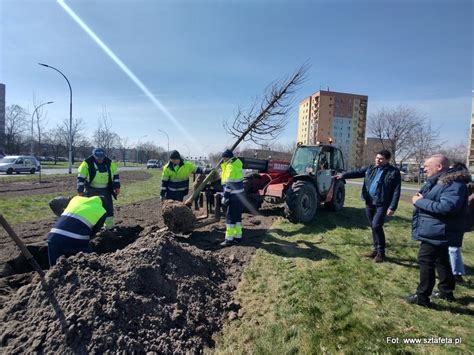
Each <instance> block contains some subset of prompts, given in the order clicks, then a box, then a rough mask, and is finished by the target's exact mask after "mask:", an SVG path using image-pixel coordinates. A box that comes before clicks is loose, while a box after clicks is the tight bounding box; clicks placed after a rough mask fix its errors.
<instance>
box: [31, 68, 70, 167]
mask: <svg viewBox="0 0 474 355" xmlns="http://www.w3.org/2000/svg"><path fill="white" fill-rule="evenodd" d="M38 64H39V65H42V66H43V67H46V68H50V69H53V70H55V71H57V72H58V73H59V74H61V75H62V76H63V78H64V79H66V82H67V85H68V86H69V174H71V173H72V88H71V84H70V83H69V80H68V79H67V78H66V75H64V74H63V73H62V71H60V70H59V69H57V68H55V67H52V66H51V65H48V64H43V63H38Z"/></svg>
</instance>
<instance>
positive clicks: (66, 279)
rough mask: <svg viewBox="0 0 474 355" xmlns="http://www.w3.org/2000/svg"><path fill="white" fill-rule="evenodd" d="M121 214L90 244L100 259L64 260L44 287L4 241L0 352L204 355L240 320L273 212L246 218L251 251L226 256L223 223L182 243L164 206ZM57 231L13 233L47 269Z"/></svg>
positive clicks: (43, 226) (147, 205)
mask: <svg viewBox="0 0 474 355" xmlns="http://www.w3.org/2000/svg"><path fill="white" fill-rule="evenodd" d="M115 211H116V213H115V214H116V225H117V229H116V230H115V231H114V232H103V233H100V234H99V235H98V236H97V237H95V239H92V240H91V245H92V247H93V250H94V251H95V253H93V254H82V253H81V254H78V255H76V256H74V257H71V258H68V259H65V258H61V259H60V262H59V263H58V265H57V266H55V267H54V268H52V269H51V270H49V271H47V276H46V279H45V280H46V281H45V282H44V283H43V284H41V283H40V282H39V277H38V276H37V275H36V274H35V273H33V272H32V271H31V270H32V269H31V268H30V267H29V265H28V264H27V262H26V260H24V258H22V257H21V256H20V253H19V250H18V248H17V247H16V246H15V245H14V244H13V242H12V241H11V240H10V239H9V238H8V237H7V236H6V234H5V233H0V250H1V252H0V273H1V274H0V319H1V320H2V321H1V323H2V324H1V325H0V336H1V338H0V344H1V347H0V352H2V353H3V352H6V353H11V352H35V351H38V352H53V351H55V352H56V351H57V352H104V351H114V352H115V351H126V352H146V351H156V352H161V353H171V352H174V353H186V352H191V353H198V352H201V351H202V350H203V349H205V348H207V347H212V346H213V342H212V334H213V333H214V332H216V331H218V330H219V329H221V327H222V323H223V322H224V320H225V319H227V317H228V314H229V312H230V313H232V314H235V313H237V311H238V305H236V304H234V303H233V302H232V295H231V293H232V292H233V290H235V288H236V287H237V284H238V283H239V281H240V277H241V275H242V272H243V269H244V267H245V266H246V265H247V264H248V263H249V262H250V260H251V258H252V255H253V254H254V252H255V250H256V248H258V247H259V246H260V245H261V241H262V240H263V238H264V235H265V232H266V230H267V229H269V228H270V227H271V225H272V224H273V222H274V220H275V219H276V218H277V217H276V216H273V214H275V212H274V211H272V212H268V213H265V215H255V216H253V215H248V214H244V215H243V225H244V240H243V242H242V243H241V244H238V245H234V246H231V247H227V248H221V247H220V246H219V243H220V242H221V241H223V240H224V232H225V224H224V221H223V220H222V221H221V222H219V223H216V224H212V225H209V226H206V227H203V228H201V229H199V230H195V231H194V232H193V233H191V234H190V235H188V236H182V235H181V236H177V235H174V234H172V233H171V232H163V230H162V229H163V227H164V226H165V225H164V221H163V219H162V217H161V203H160V200H159V198H154V199H150V200H146V201H142V202H140V203H135V204H132V205H127V206H121V207H116V208H115ZM264 212H265V211H264ZM277 214H278V213H277ZM53 223H54V220H53V219H51V220H49V221H48V220H47V221H41V222H38V223H35V224H34V225H32V224H21V225H15V226H14V230H15V231H16V232H17V234H18V235H19V236H20V237H21V238H22V239H23V240H24V241H25V243H26V244H28V246H29V249H30V251H32V253H33V254H34V256H35V259H36V260H37V261H38V262H39V263H40V265H41V266H42V267H43V268H44V269H47V268H48V264H47V249H46V236H47V234H48V232H49V230H50V228H51V226H52V224H53ZM2 275H3V276H2ZM45 287H46V288H45ZM48 287H49V289H50V290H52V291H47V288H48ZM24 320H27V321H26V322H24Z"/></svg>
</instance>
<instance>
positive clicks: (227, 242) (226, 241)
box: [219, 239, 234, 247]
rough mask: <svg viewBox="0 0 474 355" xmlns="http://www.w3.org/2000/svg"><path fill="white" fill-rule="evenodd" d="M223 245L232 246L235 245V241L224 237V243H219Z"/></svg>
mask: <svg viewBox="0 0 474 355" xmlns="http://www.w3.org/2000/svg"><path fill="white" fill-rule="evenodd" d="M219 245H220V246H221V247H230V246H231V245H234V241H233V240H230V239H224V241H223V242H222V243H220V244H219Z"/></svg>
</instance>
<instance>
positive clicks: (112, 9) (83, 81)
mask: <svg viewBox="0 0 474 355" xmlns="http://www.w3.org/2000/svg"><path fill="white" fill-rule="evenodd" d="M0 4H1V5H0V16H1V27H0V30H1V42H0V43H1V44H0V45H1V56H0V82H2V83H5V84H6V85H7V105H10V104H14V103H15V104H20V105H23V106H25V107H28V108H29V109H30V111H31V110H32V107H33V103H32V102H33V101H32V99H33V93H34V94H35V95H36V97H37V99H38V100H39V101H54V102H55V103H54V104H52V105H49V106H47V111H48V125H49V126H50V127H53V126H54V125H55V124H56V123H57V122H59V121H61V120H62V119H64V118H66V117H68V114H69V111H68V105H69V93H68V89H67V85H66V82H65V81H64V79H63V78H61V77H60V76H59V75H58V74H57V73H55V72H53V71H52V70H50V69H47V68H43V67H40V66H39V65H37V63H38V62H43V63H47V64H50V65H52V66H55V67H57V68H59V69H61V70H62V71H63V72H64V73H65V74H66V75H67V76H68V78H69V80H70V81H71V84H72V87H73V97H74V102H73V114H74V116H76V117H81V118H82V119H83V120H84V122H85V123H86V126H85V131H86V132H87V133H88V135H89V136H91V134H92V132H93V131H94V130H95V129H96V127H97V120H98V118H99V117H100V115H101V112H102V107H103V106H106V107H107V110H108V111H109V113H110V115H111V117H112V122H113V129H114V131H116V132H117V133H118V134H120V135H122V136H126V137H129V139H130V141H131V142H137V141H138V140H141V141H142V142H143V141H146V140H149V141H153V142H155V143H156V144H159V145H161V146H163V147H166V138H165V136H164V135H163V134H162V133H160V132H158V131H157V130H158V129H163V130H165V131H167V132H168V134H169V136H170V140H171V142H170V148H171V149H173V148H177V149H180V150H181V151H182V152H184V153H185V154H188V153H191V154H192V155H194V152H196V155H197V154H198V153H199V154H201V153H204V152H208V151H220V150H222V149H223V148H224V147H225V146H226V145H228V144H230V143H232V139H231V138H230V137H229V136H227V135H226V134H225V131H224V129H223V128H222V121H223V120H225V119H229V118H232V117H233V115H234V114H235V112H236V110H237V108H238V107H239V106H241V107H245V106H247V105H249V104H251V103H252V102H253V100H254V98H255V97H256V96H258V95H260V94H261V93H262V92H263V90H264V88H265V87H266V86H267V85H268V84H269V83H270V82H271V81H273V80H274V79H277V78H280V77H282V76H285V75H287V74H289V73H291V72H292V71H293V70H294V69H295V68H296V67H297V66H298V65H300V64H302V63H303V62H305V61H307V60H309V63H310V64H311V70H310V72H309V78H308V80H307V82H306V83H305V84H304V85H303V86H301V88H300V89H299V90H298V92H297V93H296V95H295V98H294V100H295V104H294V107H293V111H292V117H291V121H290V123H289V124H288V126H287V128H286V130H285V131H284V132H283V134H282V136H281V138H280V141H281V142H282V143H290V142H293V141H295V139H296V130H297V103H298V102H299V100H301V99H302V98H304V97H306V96H309V95H310V94H312V93H313V92H315V91H317V90H319V89H320V88H324V89H325V88H326V87H327V86H329V87H330V89H331V90H332V91H342V92H352V93H359V94H365V95H368V96H369V115H370V114H372V113H374V112H376V111H377V110H378V109H380V108H381V107H383V106H385V107H392V106H396V105H398V104H407V105H410V106H412V107H414V108H416V109H418V110H419V111H420V112H421V113H422V114H424V115H426V116H427V117H429V118H431V119H432V121H433V122H434V124H435V125H437V126H440V127H441V129H442V138H443V139H446V140H448V141H449V142H452V143H453V144H454V143H457V142H459V140H460V138H462V139H465V138H467V135H468V126H469V120H470V114H471V95H472V94H471V92H472V89H473V84H472V83H473V52H472V50H473V47H472V46H473V28H472V18H473V9H472V2H471V1H468V0H446V1H428V0H418V1H417V0H407V1H401V0H400V1H398V0H397V1H394V0H390V1H389V0H387V1H383V0H368V1H364V0H354V1H337V0H332V1H318V0H313V1H302V0H300V1H298V0H268V1H267V0H253V1H224V0H221V1H217V0H213V1H211V0H207V1H198V0H187V1H183V0H175V1H171V0H169V1H159V0H147V1H145V0H135V1H131V0H129V1H111V0H108V1H105V0H103V1H84V0H81V1H78V0H71V1H66V4H67V5H68V6H69V7H70V8H71V9H72V10H73V11H74V12H75V13H76V14H77V15H78V16H79V17H80V18H81V19H82V20H83V21H84V22H85V23H86V24H87V25H88V26H89V27H90V28H91V29H92V30H93V31H94V32H95V33H96V34H97V36H98V37H100V38H101V39H102V40H103V41H104V43H105V44H106V45H107V46H109V48H110V49H111V50H113V51H114V52H115V54H116V55H117V56H118V57H119V58H120V59H121V60H122V61H123V62H124V63H125V64H126V65H127V66H128V68H129V69H130V70H131V71H132V72H133V73H134V74H135V75H136V76H137V77H138V78H139V79H140V80H141V81H142V82H143V84H144V85H146V87H147V88H148V89H149V90H150V91H151V92H152V93H153V95H155V97H156V98H157V99H158V100H159V101H160V102H161V103H162V104H163V105H164V106H165V107H166V108H167V109H168V110H169V112H170V113H171V114H172V115H173V116H174V117H175V118H176V120H177V121H178V122H179V123H180V124H181V125H182V126H183V127H184V128H185V129H186V130H187V132H188V133H189V135H190V136H192V138H193V140H189V139H187V138H185V136H184V135H183V133H182V132H181V131H180V130H179V129H178V128H176V126H175V125H174V124H173V123H172V122H171V121H170V119H169V118H168V117H167V116H166V115H165V114H163V112H161V111H160V110H159V109H158V108H157V107H156V106H155V105H154V104H153V103H152V102H151V101H150V99H149V98H148V97H146V96H145V95H144V93H143V92H142V91H141V90H140V89H139V88H138V87H137V86H136V85H135V84H134V83H133V81H131V80H130V78H129V77H127V76H126V75H125V74H124V72H123V71H122V70H121V69H120V68H119V67H118V66H117V65H116V64H115V63H114V62H113V61H112V60H111V59H110V58H109V57H108V56H107V55H106V54H105V53H104V51H103V50H102V49H101V48H100V47H99V46H98V45H97V44H96V43H94V41H93V40H92V39H91V38H90V37H89V36H88V35H87V34H86V33H85V32H84V31H83V29H81V27H80V26H79V25H78V24H77V23H76V22H74V20H73V19H72V18H71V17H70V16H69V15H68V14H67V13H66V11H65V10H64V9H63V8H62V7H61V6H60V5H59V4H58V3H57V2H56V1H52V0H51V1H47V0H35V1H23V0H1V1H0ZM144 136H146V137H144Z"/></svg>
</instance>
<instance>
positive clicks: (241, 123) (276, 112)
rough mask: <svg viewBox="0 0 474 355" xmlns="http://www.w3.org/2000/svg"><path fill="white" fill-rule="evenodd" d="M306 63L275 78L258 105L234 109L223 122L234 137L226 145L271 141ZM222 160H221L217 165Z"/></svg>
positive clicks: (279, 129)
mask: <svg viewBox="0 0 474 355" xmlns="http://www.w3.org/2000/svg"><path fill="white" fill-rule="evenodd" d="M307 71H308V65H307V64H305V65H302V66H301V67H299V68H298V69H297V70H296V71H295V72H294V73H293V74H292V75H290V76H289V77H288V78H286V79H284V80H281V81H275V82H273V83H272V84H270V86H268V87H267V89H266V90H265V94H264V96H263V99H262V100H261V101H260V104H258V103H257V102H258V101H257V100H256V101H255V102H254V104H253V105H252V106H251V107H250V108H249V109H248V110H245V111H243V110H240V109H239V110H238V113H237V115H236V117H235V119H234V121H233V122H232V125H230V124H228V123H227V122H225V123H224V128H225V129H226V131H227V133H229V134H231V135H232V136H234V137H235V138H236V141H235V142H234V144H233V145H232V147H231V148H230V150H231V151H234V150H235V149H236V148H237V146H238V145H239V144H240V143H241V142H242V141H252V142H254V143H256V144H260V143H261V142H262V141H270V140H275V139H276V138H277V137H278V136H279V134H280V133H281V132H282V131H283V129H284V128H285V127H286V125H287V123H288V120H289V115H288V113H289V111H290V107H291V106H292V99H291V97H292V94H293V93H294V92H295V90H296V88H297V87H298V86H299V85H301V84H302V83H303V82H304V81H305V79H306V73H307ZM220 162H222V159H221V160H220V161H219V163H218V164H217V165H219V164H220ZM216 168H217V166H216V167H215V168H214V169H213V170H212V171H211V172H210V173H209V174H208V175H207V177H206V178H205V179H204V180H203V181H202V182H201V184H199V185H198V186H196V188H195V189H194V192H193V194H192V196H190V197H188V199H187V200H186V202H185V204H186V205H190V204H191V203H192V201H193V200H194V199H195V198H196V197H197V196H198V195H199V193H200V192H201V191H202V189H203V188H204V186H206V184H207V183H208V182H209V181H211V179H213V178H214V174H215V172H216Z"/></svg>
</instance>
